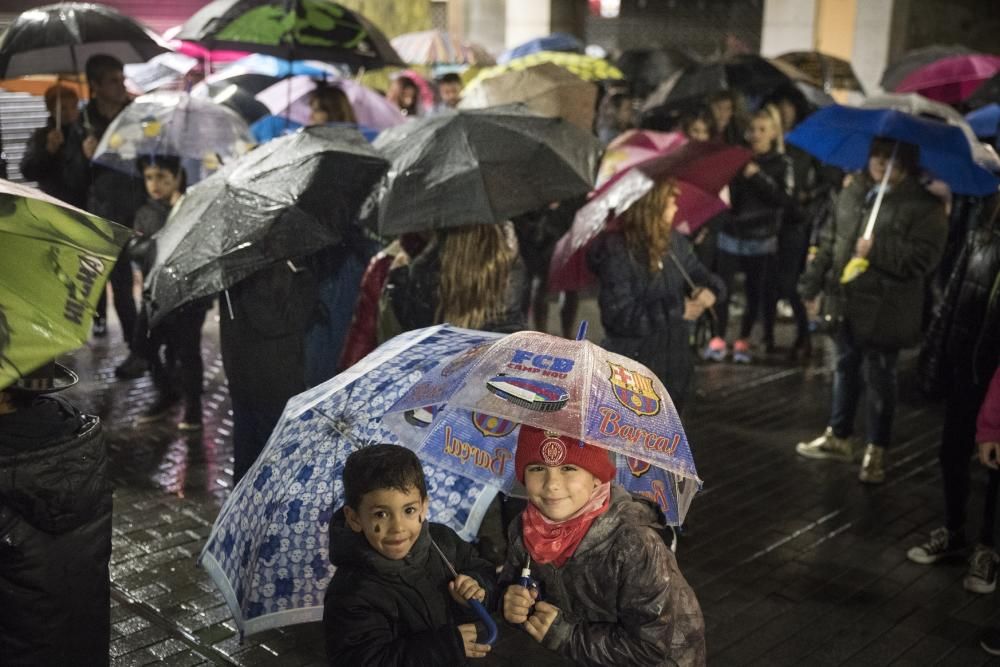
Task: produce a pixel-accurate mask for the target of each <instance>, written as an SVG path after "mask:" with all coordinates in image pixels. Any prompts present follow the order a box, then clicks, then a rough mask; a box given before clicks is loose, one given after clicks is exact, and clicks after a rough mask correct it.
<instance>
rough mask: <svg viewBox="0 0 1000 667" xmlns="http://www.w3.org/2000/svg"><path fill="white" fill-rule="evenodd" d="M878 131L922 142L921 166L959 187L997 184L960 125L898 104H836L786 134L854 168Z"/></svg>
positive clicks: (967, 190)
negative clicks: (914, 112) (865, 106)
mask: <svg viewBox="0 0 1000 667" xmlns="http://www.w3.org/2000/svg"><path fill="white" fill-rule="evenodd" d="M875 137H887V138H889V139H896V140H899V141H906V142H909V143H912V144H916V145H917V146H919V147H920V166H921V167H923V168H924V169H926V170H927V171H928V172H930V173H931V174H932V175H934V176H935V177H936V178H939V179H941V180H942V181H944V182H945V183H947V184H948V186H949V187H951V189H952V191H953V192H955V193H958V194H967V195H978V196H983V195H988V194H991V193H993V192H996V190H997V185H998V180H997V177H996V176H995V175H994V174H992V173H990V172H989V171H988V170H987V169H984V168H983V167H981V166H980V165H978V164H977V163H976V162H975V161H974V160H973V158H972V149H971V147H970V145H969V141H968V139H967V138H966V136H965V134H964V133H963V132H962V130H961V129H959V128H958V127H955V126H952V125H948V124H946V123H943V122H939V121H936V120H931V119H929V118H920V117H917V116H913V115H910V114H908V113H905V112H903V111H898V110H896V109H857V108H853V107H845V106H841V105H839V104H834V105H831V106H828V107H826V108H825V109H820V110H819V111H817V112H816V113H814V114H813V115H811V116H809V118H807V119H806V120H804V121H803V122H802V123H800V124H799V125H798V127H796V128H795V129H794V130H792V131H791V132H790V133H789V134H788V137H787V139H788V141H789V142H790V143H793V144H795V145H796V146H798V147H800V148H802V149H803V150H806V151H808V152H810V153H812V154H813V155H815V156H816V157H817V158H819V159H820V160H822V161H823V162H827V163H829V164H832V165H835V166H837V167H840V168H842V169H847V170H851V171H853V170H857V169H861V168H862V167H864V165H865V163H866V162H867V160H868V150H869V148H870V146H871V142H872V140H873V139H874V138H875Z"/></svg>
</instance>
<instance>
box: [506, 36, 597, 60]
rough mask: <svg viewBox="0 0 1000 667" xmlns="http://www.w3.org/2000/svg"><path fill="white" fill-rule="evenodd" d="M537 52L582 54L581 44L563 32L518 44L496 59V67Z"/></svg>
mask: <svg viewBox="0 0 1000 667" xmlns="http://www.w3.org/2000/svg"><path fill="white" fill-rule="evenodd" d="M539 51H568V52H570V53H583V42H581V41H580V40H579V39H577V38H576V37H574V36H573V35H568V34H566V33H564V32H554V33H552V34H551V35H546V36H545V37H536V38H535V39H529V40H528V41H527V42H524V43H523V44H518V45H517V46H515V47H514V48H512V49H508V50H507V51H504V52H503V53H501V54H500V57H499V58H497V64H498V65H505V64H507V63H508V62H510V61H511V60H514V59H516V58H521V57H522V56H527V55H531V54H532V53H538V52H539Z"/></svg>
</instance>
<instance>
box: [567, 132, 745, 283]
mask: <svg viewBox="0 0 1000 667" xmlns="http://www.w3.org/2000/svg"><path fill="white" fill-rule="evenodd" d="M751 157H752V155H751V153H750V151H749V150H747V149H745V148H742V147H740V146H729V145H726V144H721V143H715V142H698V141H687V139H686V138H685V137H684V136H683V135H682V134H680V133H677V132H674V133H669V134H665V133H662V132H650V131H641V132H634V133H631V134H628V135H626V136H624V137H622V138H621V139H620V141H619V142H618V143H615V144H612V145H611V146H609V147H608V152H607V153H606V154H605V162H602V167H601V174H602V181H601V186H600V187H599V188H598V189H597V191H596V192H595V193H594V195H593V197H591V199H590V201H589V202H587V204H586V205H584V206H583V207H582V208H580V210H579V211H577V213H576V217H575V218H574V220H573V226H572V227H570V229H569V231H568V232H566V234H565V235H564V236H563V237H562V238H561V239H559V241H558V243H556V248H555V250H554V251H553V253H552V260H551V263H550V265H549V290H550V291H553V292H555V291H566V290H569V291H575V290H579V289H583V288H584V287H586V286H587V285H589V284H591V283H592V282H593V275H591V273H590V271H589V270H588V269H587V265H586V254H587V248H588V246H589V245H590V243H591V242H592V241H593V240H594V239H595V238H597V237H598V236H599V235H600V234H601V233H602V232H604V231H605V230H613V229H616V228H617V226H618V222H617V216H619V215H621V214H622V213H623V212H624V211H625V210H627V209H628V208H629V207H630V206H632V204H634V203H635V202H636V201H638V200H639V199H640V198H641V197H642V196H643V195H645V194H646V193H647V192H649V191H650V190H651V189H652V188H653V186H654V185H655V184H656V183H658V182H661V181H663V180H664V179H667V178H674V179H676V180H677V184H678V187H679V189H680V195H679V196H678V198H677V214H676V215H675V218H674V227H675V228H676V229H677V230H678V231H680V232H681V233H683V234H691V233H693V232H695V231H697V230H698V229H699V228H700V227H701V226H702V225H703V224H705V222H707V221H708V220H709V219H710V218H711V217H713V216H715V215H717V214H718V213H720V212H722V211H723V210H724V209H725V208H726V205H725V203H723V202H722V200H721V199H719V191H720V190H722V188H723V187H725V186H726V184H728V183H729V181H731V180H732V179H733V177H734V176H735V175H736V173H737V172H738V171H739V170H740V169H742V168H743V166H744V165H745V164H746V163H747V162H749V161H750V158H751Z"/></svg>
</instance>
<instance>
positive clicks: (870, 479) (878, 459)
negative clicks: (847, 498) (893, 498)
mask: <svg viewBox="0 0 1000 667" xmlns="http://www.w3.org/2000/svg"><path fill="white" fill-rule="evenodd" d="M858 480H859V481H861V482H864V483H865V484H881V483H882V482H884V481H885V447H879V446H878V445H873V444H871V443H868V446H867V447H865V456H864V458H862V459H861V472H859V473H858Z"/></svg>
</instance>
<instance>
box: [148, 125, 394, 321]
mask: <svg viewBox="0 0 1000 667" xmlns="http://www.w3.org/2000/svg"><path fill="white" fill-rule="evenodd" d="M386 166H387V164H386V162H385V160H383V159H382V158H381V157H380V156H379V155H378V153H376V152H375V151H374V150H373V149H372V148H371V146H370V145H369V144H368V142H367V141H365V139H364V137H363V136H362V135H361V133H360V132H358V131H357V130H356V129H354V128H349V127H311V128H306V129H305V130H302V131H301V132H298V133H296V134H293V135H289V136H285V137H281V138H279V139H275V140H274V141H270V142H268V143H267V144H264V145H263V146H261V147H260V148H258V149H256V150H254V151H252V152H250V153H248V154H247V155H245V156H244V157H242V158H240V159H239V160H238V161H236V162H233V163H231V164H229V165H227V166H226V167H224V168H223V169H222V170H220V171H218V172H216V173H215V174H213V175H212V176H210V177H209V178H207V179H205V180H204V181H202V182H201V183H199V184H198V185H196V186H195V187H194V188H192V189H191V190H190V191H189V192H188V194H187V195H185V196H184V198H183V199H181V200H180V202H178V203H177V206H176V208H175V210H174V211H173V212H172V213H171V216H170V219H169V220H168V221H167V224H166V226H165V227H164V228H163V229H162V230H161V231H160V232H159V233H158V234H157V235H156V237H155V238H156V241H157V251H156V254H157V258H156V263H155V265H154V266H153V268H152V270H151V271H150V275H149V278H148V280H147V284H146V287H147V290H148V293H149V297H150V303H151V313H150V317H151V321H152V322H153V323H154V324H155V323H156V322H158V321H160V320H161V319H162V318H163V316H164V315H166V314H167V313H168V312H170V311H171V310H173V309H175V308H177V307H178V306H180V305H183V304H185V303H188V302H190V301H193V300H195V299H198V298H201V297H204V296H209V295H212V294H216V293H218V292H221V291H223V290H225V289H227V288H228V287H231V286H232V285H234V284H236V283H237V282H239V281H240V280H243V279H244V278H247V277H248V276H250V275H252V274H254V273H256V272H257V271H260V270H262V269H264V268H267V267H269V266H272V265H274V264H277V263H280V262H284V261H286V260H289V259H292V258H295V257H300V256H303V255H308V254H312V253H314V252H316V251H318V250H321V249H323V248H325V247H328V246H331V245H334V244H336V243H339V242H340V241H342V240H344V239H345V236H348V235H349V228H350V227H351V225H352V224H353V222H354V220H355V218H356V216H357V212H358V208H359V207H360V205H361V203H362V202H363V201H364V198H365V196H366V195H367V194H368V192H369V191H370V190H371V188H372V186H373V185H374V184H375V183H376V182H377V181H378V179H379V177H381V176H382V174H383V173H384V172H385V169H386Z"/></svg>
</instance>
